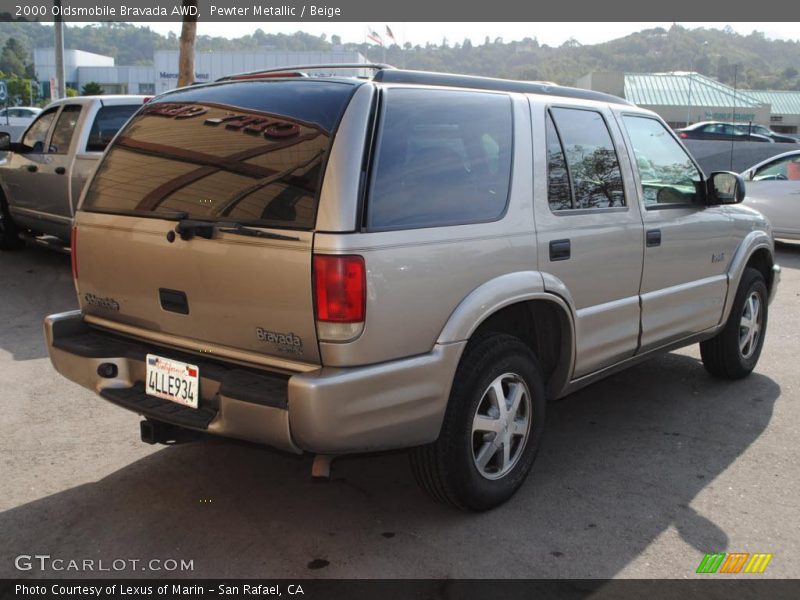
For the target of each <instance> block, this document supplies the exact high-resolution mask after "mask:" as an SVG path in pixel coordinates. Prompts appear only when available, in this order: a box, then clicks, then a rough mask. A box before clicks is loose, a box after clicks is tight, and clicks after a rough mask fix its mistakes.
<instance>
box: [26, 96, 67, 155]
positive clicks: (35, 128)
mask: <svg viewBox="0 0 800 600" xmlns="http://www.w3.org/2000/svg"><path fill="white" fill-rule="evenodd" d="M56 112H58V107H57V106H54V107H53V108H49V109H47V110H46V111H44V112H43V113H42V114H40V115H39V117H38V118H37V119H36V120H35V121H34V122H33V123H32V124H31V126H30V128H29V129H28V131H27V132H26V133H25V137H23V138H22V143H23V144H24V145H25V146H27V147H28V148H30V149H31V151H32V152H44V142H45V139H47V132H48V131H49V129H50V125H51V124H52V123H53V119H54V118H55V116H56Z"/></svg>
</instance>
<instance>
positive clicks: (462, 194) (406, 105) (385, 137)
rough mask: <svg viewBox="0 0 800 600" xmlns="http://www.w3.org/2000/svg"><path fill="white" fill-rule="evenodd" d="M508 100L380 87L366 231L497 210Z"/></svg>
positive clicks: (503, 178) (507, 150) (504, 181)
mask: <svg viewBox="0 0 800 600" xmlns="http://www.w3.org/2000/svg"><path fill="white" fill-rule="evenodd" d="M512 125H513V123H512V112H511V99H510V98H509V97H508V96H503V95H500V94H488V93H483V92H460V91H458V92H457V91H449V90H410V89H392V90H387V92H386V94H385V102H384V109H383V115H382V119H381V124H380V131H379V134H378V142H377V156H376V159H375V164H374V168H373V173H372V186H371V190H370V194H369V202H368V206H367V215H366V224H367V228H368V229H370V230H372V231H379V230H389V229H401V228H417V227H437V226H445V225H461V224H466V223H479V222H486V221H493V220H496V219H498V218H499V217H500V216H501V215H502V214H503V213H504V212H505V207H506V202H507V199H508V191H509V186H510V178H511V156H512V142H513V133H512Z"/></svg>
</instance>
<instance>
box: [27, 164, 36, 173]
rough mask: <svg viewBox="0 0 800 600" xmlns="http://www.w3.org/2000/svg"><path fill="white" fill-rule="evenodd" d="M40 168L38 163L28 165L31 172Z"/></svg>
mask: <svg viewBox="0 0 800 600" xmlns="http://www.w3.org/2000/svg"><path fill="white" fill-rule="evenodd" d="M38 170H39V167H37V166H36V165H28V171H30V172H31V173H36V171H38Z"/></svg>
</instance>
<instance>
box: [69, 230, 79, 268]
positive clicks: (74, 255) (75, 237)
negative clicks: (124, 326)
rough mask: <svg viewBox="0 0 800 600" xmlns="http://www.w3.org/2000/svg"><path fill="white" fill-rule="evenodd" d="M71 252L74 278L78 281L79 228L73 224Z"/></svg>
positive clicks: (70, 243)
mask: <svg viewBox="0 0 800 600" xmlns="http://www.w3.org/2000/svg"><path fill="white" fill-rule="evenodd" d="M69 248H70V250H69V253H70V259H71V261H72V279H74V280H75V281H78V228H77V227H75V226H74V225H73V226H72V233H71V234H70V242H69Z"/></svg>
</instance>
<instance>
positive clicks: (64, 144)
mask: <svg viewBox="0 0 800 600" xmlns="http://www.w3.org/2000/svg"><path fill="white" fill-rule="evenodd" d="M80 115H81V105H80V104H68V105H67V106H65V107H64V110H62V111H61V114H60V115H58V121H56V126H55V129H53V137H52V138H51V139H50V148H49V149H48V152H50V153H51V154H66V153H67V152H68V151H69V145H70V143H71V142H72V135H73V134H74V133H75V126H76V125H77V124H78V117H80Z"/></svg>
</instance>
